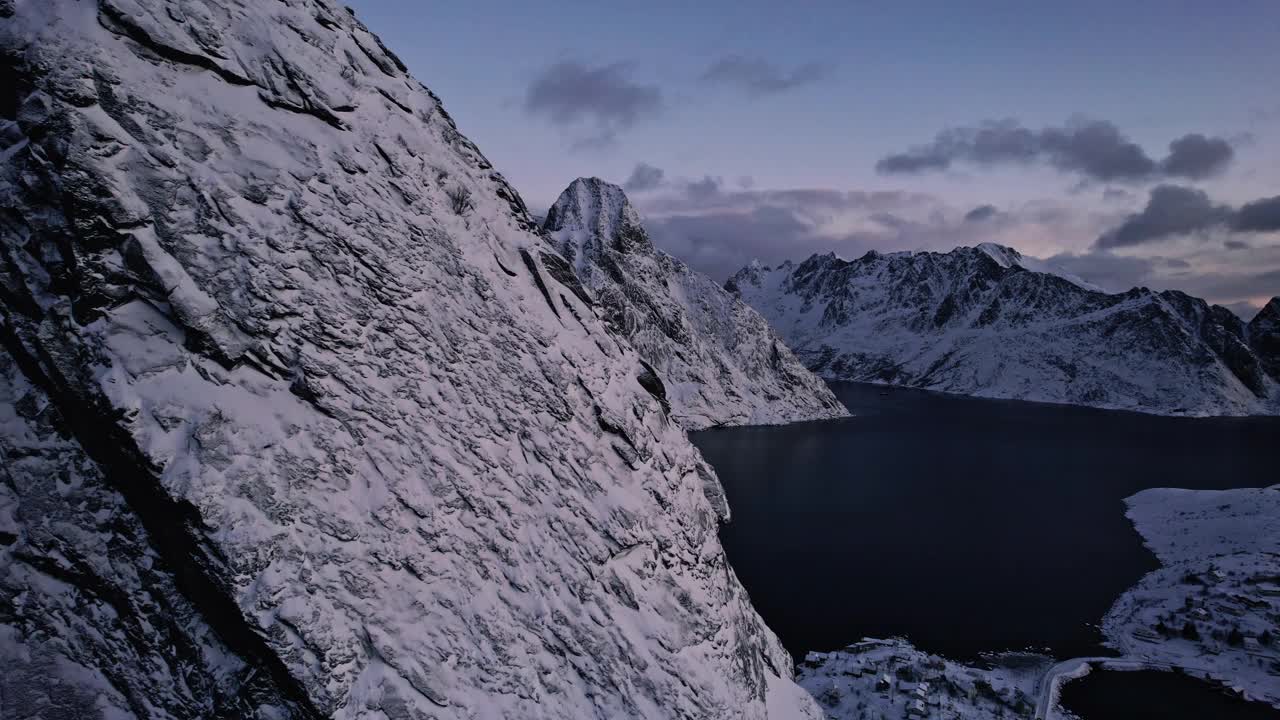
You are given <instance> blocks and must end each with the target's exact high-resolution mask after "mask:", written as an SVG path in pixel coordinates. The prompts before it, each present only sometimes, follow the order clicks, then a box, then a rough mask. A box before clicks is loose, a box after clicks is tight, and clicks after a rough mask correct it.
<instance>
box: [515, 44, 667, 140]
mask: <svg viewBox="0 0 1280 720" xmlns="http://www.w3.org/2000/svg"><path fill="white" fill-rule="evenodd" d="M630 71H631V68H630V66H629V65H628V64H626V63H613V64H609V65H601V66H598V67H591V66H588V65H585V64H583V63H581V62H577V61H573V60H566V61H562V62H558V63H555V64H553V65H550V66H549V67H547V68H546V69H544V70H543V71H542V72H540V73H538V76H537V77H535V78H534V79H533V82H532V83H530V84H529V88H528V90H527V91H526V93H525V101H524V108H525V110H526V111H527V112H528V113H529V114H531V115H537V116H542V117H545V118H546V119H548V120H549V121H551V122H552V123H554V124H556V125H559V126H561V127H565V128H576V129H586V131H587V132H588V134H587V136H586V137H583V138H580V139H579V140H578V141H577V143H576V144H577V145H580V146H589V145H604V144H609V143H612V142H613V141H614V140H615V139H616V137H617V134H618V133H619V132H621V131H623V130H627V129H629V128H631V127H632V126H634V125H635V124H636V123H638V122H640V121H641V120H644V119H646V118H648V117H651V116H653V115H656V114H658V113H659V112H660V111H661V110H662V107H663V100H662V91H661V90H659V89H658V87H657V86H654V85H644V84H641V83H638V82H635V81H633V80H632V79H631V77H630V75H631V72H630Z"/></svg>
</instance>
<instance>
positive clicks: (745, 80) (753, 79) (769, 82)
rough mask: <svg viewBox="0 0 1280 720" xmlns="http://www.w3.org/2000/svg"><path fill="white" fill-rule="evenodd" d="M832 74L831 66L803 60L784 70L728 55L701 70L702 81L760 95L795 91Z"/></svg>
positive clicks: (755, 59)
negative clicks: (799, 63)
mask: <svg viewBox="0 0 1280 720" xmlns="http://www.w3.org/2000/svg"><path fill="white" fill-rule="evenodd" d="M830 74H831V67H830V66H829V65H826V64H823V63H816V62H810V63H804V64H803V65H797V66H796V67H794V68H791V69H790V70H783V69H782V68H779V67H778V66H776V65H774V64H772V63H770V62H768V61H767V60H764V59H762V58H758V57H747V56H743V55H726V56H725V57H722V58H720V59H718V60H716V61H715V62H713V63H711V65H710V66H709V67H707V69H706V71H705V72H703V73H702V77H701V80H702V81H703V82H706V83H709V84H713V85H722V86H727V87H732V88H735V89H737V90H740V91H742V92H744V93H746V94H747V95H752V96H757V97H758V96H762V95H774V94H777V93H782V92H786V91H788V90H794V89H795V88H798V87H801V86H804V85H809V84H812V83H815V82H818V81H820V80H823V79H825V78H826V77H828V76H829V75H830Z"/></svg>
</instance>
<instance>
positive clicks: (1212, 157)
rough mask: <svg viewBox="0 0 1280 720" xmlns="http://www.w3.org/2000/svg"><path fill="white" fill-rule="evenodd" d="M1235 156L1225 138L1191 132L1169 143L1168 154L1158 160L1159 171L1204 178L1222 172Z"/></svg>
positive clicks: (1172, 174) (1184, 176) (1166, 174)
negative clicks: (1159, 161)
mask: <svg viewBox="0 0 1280 720" xmlns="http://www.w3.org/2000/svg"><path fill="white" fill-rule="evenodd" d="M1234 156H1235V150H1233V149H1232V147H1231V143H1229V142H1227V141H1226V140H1223V139H1222V138H1209V137H1205V136H1204V135H1201V134H1200V133H1192V134H1190V135H1183V136H1182V137H1180V138H1178V139H1177V140H1174V141H1173V142H1171V143H1169V156H1168V157H1166V158H1165V159H1164V160H1163V161H1161V163H1160V171H1161V172H1162V173H1163V174H1164V175H1165V176H1167V177H1183V178H1188V179H1190V180H1203V179H1204V178H1207V177H1211V176H1213V175H1216V174H1218V173H1219V172H1222V170H1223V169H1225V168H1226V167H1227V165H1229V164H1231V159H1232V158H1233V157H1234Z"/></svg>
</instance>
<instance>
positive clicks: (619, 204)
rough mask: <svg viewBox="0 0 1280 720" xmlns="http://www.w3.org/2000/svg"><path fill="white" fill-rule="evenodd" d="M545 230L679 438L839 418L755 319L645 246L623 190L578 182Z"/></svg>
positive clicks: (840, 411) (839, 411)
mask: <svg viewBox="0 0 1280 720" xmlns="http://www.w3.org/2000/svg"><path fill="white" fill-rule="evenodd" d="M543 227H544V228H545V229H546V230H547V231H548V232H549V233H550V234H551V236H552V238H553V239H554V240H555V243H556V247H557V248H558V249H559V250H560V252H561V254H563V255H564V257H566V258H567V259H568V260H569V261H570V262H571V263H572V264H573V268H574V271H575V273H576V274H577V276H578V277H579V278H580V279H581V280H582V284H583V285H584V286H585V287H586V289H587V291H588V292H589V293H590V295H591V296H592V297H594V298H595V299H596V301H597V302H598V303H599V304H600V306H601V308H602V309H603V311H604V318H605V321H606V322H607V323H608V324H609V325H610V327H612V328H613V329H614V330H616V331H617V332H619V333H620V334H622V335H624V336H625V337H627V338H629V339H630V340H631V343H632V345H633V346H634V347H635V348H636V351H637V352H639V353H640V356H641V357H643V358H644V359H645V360H646V361H647V362H648V363H649V364H650V365H652V366H653V367H654V368H655V370H656V374H657V375H658V376H659V377H660V378H661V380H662V382H663V384H664V386H665V388H666V396H667V398H668V400H669V401H670V404H671V412H672V415H673V416H674V417H675V418H676V419H677V421H679V422H680V423H681V424H682V425H683V426H684V427H686V428H687V429H690V430H696V429H701V428H705V427H708V426H712V425H742V424H774V423H782V422H793V421H797V420H816V419H824V418H832V417H840V416H843V415H846V414H847V413H846V411H845V410H844V408H843V406H841V405H840V402H839V401H838V400H836V398H835V396H834V395H832V393H831V391H830V390H829V389H828V388H827V386H826V384H825V383H823V382H822V381H821V380H819V379H818V378H817V377H816V376H815V375H814V374H813V373H811V372H809V371H808V370H807V369H805V367H804V366H803V365H801V364H800V361H798V360H796V358H795V356H794V355H792V354H791V351H790V350H788V349H787V347H786V345H785V344H783V342H782V341H781V340H779V339H778V337H777V335H776V334H774V332H773V330H772V329H771V328H770V327H769V323H768V322H766V321H765V320H764V318H762V317H760V314H759V313H757V312H756V311H755V310H752V309H751V308H750V307H748V306H747V305H746V304H745V303H743V302H742V301H740V300H738V299H737V298H736V297H734V296H733V295H731V294H729V293H728V292H726V291H725V290H724V288H722V287H720V286H719V285H717V284H716V283H715V282H714V281H712V280H711V278H709V277H707V276H705V275H703V274H701V273H697V272H694V271H692V270H690V269H689V268H688V267H687V266H685V264H684V263H682V262H680V261H679V260H676V259H675V258H673V257H671V256H670V255H668V254H666V253H664V252H662V251H661V250H658V249H657V248H655V247H654V246H653V244H652V243H651V242H650V241H649V237H648V235H647V234H646V233H645V231H644V228H643V226H642V225H641V222H640V217H639V215H637V213H636V211H635V208H633V207H632V206H631V203H630V202H629V201H628V200H627V197H626V194H624V193H623V191H622V188H620V187H618V186H616V185H611V184H609V183H606V182H604V181H603V180H600V179H598V178H589V179H588V178H579V179H578V180H575V181H574V182H573V183H572V184H571V185H569V187H568V188H567V189H565V191H564V192H563V193H561V195H560V198H559V199H558V200H557V201H556V204H555V205H554V206H552V208H551V210H550V211H549V212H548V213H547V219H546V221H545V223H544V225H543Z"/></svg>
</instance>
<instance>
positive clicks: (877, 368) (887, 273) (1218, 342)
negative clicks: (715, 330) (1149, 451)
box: [726, 243, 1280, 415]
mask: <svg viewBox="0 0 1280 720" xmlns="http://www.w3.org/2000/svg"><path fill="white" fill-rule="evenodd" d="M726 287H727V288H728V289H730V290H731V291H732V292H735V293H737V294H738V295H739V296H740V297H741V298H742V299H743V300H744V301H746V302H747V303H748V304H750V305H751V306H752V307H754V308H756V309H757V310H759V311H760V313H761V314H762V315H764V316H765V317H766V318H767V319H768V320H769V321H770V322H771V323H772V324H773V326H774V328H775V329H776V330H777V331H778V333H779V334H780V335H781V336H782V338H783V339H784V340H786V341H787V343H788V344H789V345H790V346H791V348H792V349H793V350H794V351H795V352H796V355H797V356H798V357H799V358H800V359H801V360H803V361H804V363H805V364H806V365H807V366H808V367H809V368H810V369H812V370H814V371H815V372H817V373H818V374H819V375H822V376H823V377H825V378H827V379H831V380H856V381H865V382H884V383H892V384H900V385H909V386H913V387H921V388H929V389H933V390H944V391H948V392H957V393H966V394H973V395H982V396H988V397H1004V398H1019V399H1025V400H1042V401H1048V402H1065V403H1076V404H1081V405H1094V406H1098V407H1111V408H1125V409H1131V410H1140V411H1144V412H1153V413H1185V414H1193V415H1245V414H1272V413H1276V412H1280V346H1278V345H1277V344H1276V343H1274V342H1271V340H1269V339H1268V338H1273V336H1274V335H1275V333H1274V331H1273V332H1272V333H1271V335H1267V334H1266V328H1265V327H1264V326H1263V323H1264V322H1265V320H1266V317H1269V316H1268V315H1267V312H1268V311H1267V310H1265V309H1264V311H1263V313H1260V314H1259V316H1258V318H1256V319H1255V320H1254V321H1253V322H1252V323H1250V325H1249V326H1246V325H1245V323H1244V322H1242V321H1241V320H1239V319H1238V318H1237V317H1235V316H1234V315H1233V314H1232V313H1231V312H1230V311H1228V310H1227V309H1225V308H1222V307H1218V306H1215V305H1209V304H1208V303H1205V302H1204V301H1203V300H1199V299H1197V298H1193V297H1190V296H1188V295H1186V294H1184V293H1180V292H1175V291H1166V292H1160V293H1156V292H1152V291H1150V290H1147V289H1145V288H1139V289H1134V290H1130V291H1129V292H1125V293H1118V294H1107V293H1104V292H1101V291H1099V290H1097V289H1096V288H1093V287H1092V286H1091V285H1089V284H1088V283H1087V282H1085V281H1083V280H1081V279H1079V278H1076V277H1074V276H1071V275H1069V274H1067V273H1064V272H1061V271H1060V270H1058V269H1056V268H1053V267H1051V266H1050V265H1048V264H1047V263H1044V262H1043V261H1038V260H1034V259H1032V258H1027V257H1025V256H1023V255H1022V254H1020V253H1018V252H1017V251H1016V250H1014V249H1012V248H1007V247H1003V246H1000V245H993V244H990V243H988V244H984V245H981V246H979V247H977V248H957V249H956V250H953V251H951V252H948V253H934V252H901V253H892V254H881V253H876V252H871V253H867V254H866V255H865V256H863V257H861V258H858V259H857V260H852V261H847V260H842V259H840V258H837V257H836V256H835V255H831V254H829V255H814V256H813V257H811V258H809V259H808V260H806V261H804V262H803V263H800V264H799V265H795V264H792V263H785V264H783V265H782V266H780V267H778V268H767V267H761V266H759V265H752V266H749V267H747V268H744V269H743V270H741V271H740V272H738V273H737V274H736V275H735V276H734V277H733V278H731V279H730V280H729V282H728V283H727V284H726ZM1275 306H1276V301H1272V304H1271V305H1270V306H1268V307H1269V308H1274V307H1275ZM1275 312H1276V311H1274V310H1273V311H1272V314H1275Z"/></svg>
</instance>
